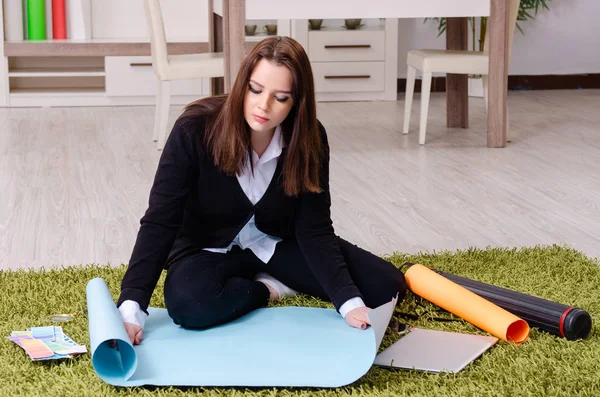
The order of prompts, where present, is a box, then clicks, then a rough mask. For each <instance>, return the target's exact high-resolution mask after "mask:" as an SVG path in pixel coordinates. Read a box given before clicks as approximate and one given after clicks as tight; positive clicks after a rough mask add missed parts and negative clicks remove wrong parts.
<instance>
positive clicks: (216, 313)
mask: <svg viewBox="0 0 600 397" xmlns="http://www.w3.org/2000/svg"><path fill="white" fill-rule="evenodd" d="M330 204H331V197H330V192H329V145H328V142H327V135H326V133H325V128H324V127H323V126H322V125H321V124H320V123H319V121H318V120H317V117H316V103H315V94H314V82H313V75H312V71H311V66H310V62H309V60H308V57H307V55H306V53H305V52H304V50H303V48H302V46H301V45H300V44H299V43H298V42H296V41H295V40H293V39H291V38H288V37H269V38H266V39H265V40H263V41H261V42H260V43H258V44H257V45H256V47H254V49H253V50H252V51H251V52H250V53H249V54H248V55H247V56H246V58H245V59H244V61H243V62H242V65H241V67H240V70H239V73H238V75H237V78H236V81H235V84H234V86H233V88H232V90H231V93H229V94H228V95H222V96H215V97H209V98H205V99H201V100H199V101H196V102H194V103H191V104H190V105H188V106H187V107H186V109H185V110H184V112H183V114H182V115H181V116H180V117H179V119H178V120H177V121H176V123H175V126H174V127H173V130H172V132H171V134H170V136H169V138H168V140H167V143H166V145H165V148H164V150H163V153H162V156H161V158H160V162H159V164H158V169H157V171H156V176H155V179H154V184H153V186H152V189H151V191H150V199H149V206H148V209H147V211H146V213H145V214H144V216H143V217H142V219H141V227H140V229H139V233H138V235H137V240H136V243H135V246H134V249H133V253H132V256H131V260H130V262H129V267H128V269H127V272H126V273H125V276H124V278H123V281H122V285H121V295H120V297H119V300H118V302H117V305H118V307H119V310H120V312H121V316H122V318H123V321H124V323H125V328H126V330H127V333H128V335H129V337H130V338H131V341H132V343H135V344H138V343H140V342H141V340H142V329H143V326H144V321H145V319H146V317H147V311H146V310H147V307H148V304H149V301H150V297H151V295H152V293H153V290H154V288H155V287H156V283H157V282H158V279H159V277H160V274H161V272H162V271H163V269H167V277H166V280H165V286H164V296H165V303H166V306H167V310H168V313H169V315H170V316H171V318H172V319H173V321H174V322H175V323H176V324H179V325H181V326H182V327H186V328H206V327H211V326H214V325H217V324H222V323H225V322H228V321H231V320H233V319H236V318H238V317H240V316H243V315H244V314H246V313H248V312H250V311H252V310H255V309H257V308H260V307H263V306H265V305H267V303H268V302H269V300H274V299H279V298H281V297H283V296H289V295H294V294H296V293H305V294H309V295H312V296H315V297H319V298H321V299H325V300H328V301H331V302H332V303H333V304H334V306H335V308H336V310H338V312H339V313H340V314H341V315H342V316H343V317H344V319H345V320H346V322H347V323H348V324H349V325H351V326H353V327H357V328H363V329H365V328H366V327H367V324H368V319H367V316H366V313H367V311H369V310H370V308H371V307H377V306H379V305H381V304H384V303H387V302H389V301H390V300H391V299H392V298H393V297H394V296H396V295H399V298H400V299H402V298H403V297H404V294H405V291H406V286H405V282H404V277H403V275H402V273H401V272H400V271H399V270H398V269H396V268H395V267H394V266H393V265H392V264H391V263H389V262H387V261H385V260H383V259H381V258H379V257H377V256H375V255H373V254H371V253H369V252H367V251H364V250H362V249H360V248H358V247H357V246H355V245H353V244H350V243H349V242H347V241H345V240H343V239H341V238H340V237H338V236H336V235H335V233H334V229H333V225H332V221H331V217H330Z"/></svg>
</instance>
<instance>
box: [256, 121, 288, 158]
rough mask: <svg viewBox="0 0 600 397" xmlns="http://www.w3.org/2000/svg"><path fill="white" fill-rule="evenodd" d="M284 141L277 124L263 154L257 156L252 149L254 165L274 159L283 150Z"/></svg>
mask: <svg viewBox="0 0 600 397" xmlns="http://www.w3.org/2000/svg"><path fill="white" fill-rule="evenodd" d="M283 146H284V142H283V135H282V133H281V126H279V125H278V126H277V128H275V132H274V133H273V137H272V138H271V142H269V146H267V148H266V149H265V152H264V153H263V155H262V156H261V157H260V158H258V154H256V152H255V151H254V150H252V160H253V163H254V164H255V166H259V165H261V164H264V163H266V162H267V161H271V160H273V159H276V158H278V157H279V155H281V152H282V150H283Z"/></svg>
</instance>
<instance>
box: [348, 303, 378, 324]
mask: <svg viewBox="0 0 600 397" xmlns="http://www.w3.org/2000/svg"><path fill="white" fill-rule="evenodd" d="M371 310H372V309H369V308H368V307H357V308H356V309H352V310H350V311H349V312H348V314H346V322H347V323H348V324H350V325H351V326H353V327H355V328H360V329H367V326H369V325H371V323H370V322H369V319H368V318H367V313H368V312H370V311H371Z"/></svg>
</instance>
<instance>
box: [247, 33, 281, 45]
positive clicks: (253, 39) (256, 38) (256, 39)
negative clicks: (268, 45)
mask: <svg viewBox="0 0 600 397" xmlns="http://www.w3.org/2000/svg"><path fill="white" fill-rule="evenodd" d="M269 36H275V35H274V34H257V35H254V36H246V41H247V42H249V43H258V42H259V41H262V40H264V39H266V38H267V37H269Z"/></svg>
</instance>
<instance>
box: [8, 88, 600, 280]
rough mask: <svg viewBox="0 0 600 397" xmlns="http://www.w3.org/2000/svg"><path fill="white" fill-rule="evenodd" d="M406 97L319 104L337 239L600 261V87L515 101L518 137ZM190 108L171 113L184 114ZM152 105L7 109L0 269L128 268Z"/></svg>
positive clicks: (144, 193)
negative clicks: (424, 115) (496, 133)
mask: <svg viewBox="0 0 600 397" xmlns="http://www.w3.org/2000/svg"><path fill="white" fill-rule="evenodd" d="M416 99H417V101H416V102H415V106H413V115H412V120H411V129H412V130H411V133H410V134H409V135H407V136H404V135H402V133H401V130H402V122H403V106H404V101H403V99H402V98H400V100H399V101H398V102H380V103H368V102H356V103H320V104H319V105H318V111H319V118H320V119H321V121H322V122H323V124H324V125H325V126H326V128H327V129H328V133H329V137H330V143H331V147H332V165H331V188H332V195H333V209H332V213H333V218H334V225H335V226H336V231H337V233H338V234H340V235H341V236H343V237H345V238H346V239H348V240H350V241H352V242H354V243H356V244H358V245H360V246H362V247H363V248H366V249H368V250H371V251H373V252H375V253H377V254H391V253H393V252H394V251H400V252H411V253H412V252H417V251H429V252H433V251H440V250H455V249H464V248H467V247H469V246H475V247H481V248H484V247H486V246H510V247H514V246H517V247H518V246H531V245H537V244H553V243H559V244H567V245H569V246H571V247H574V248H576V249H578V250H581V251H584V252H586V253H587V254H588V255H590V256H593V257H600V244H599V243H598V242H599V241H600V91H598V90H579V91H537V92H511V93H509V110H510V117H511V127H512V131H513V142H512V143H511V144H509V146H508V147H506V148H504V149H487V148H486V147H485V142H486V139H485V128H486V121H485V113H484V109H483V101H482V100H481V99H477V98H472V99H470V128H469V129H466V130H464V129H447V128H446V127H445V119H446V115H445V103H444V96H443V94H434V95H432V102H431V108H430V112H429V115H430V118H429V125H428V126H429V128H428V133H427V143H426V145H425V146H419V145H418V142H417V141H418V111H419V106H418V96H417V98H416ZM179 110H180V109H179V108H173V109H172V117H173V118H174V117H176V116H177V114H178V112H179ZM153 115H154V110H153V108H152V107H111V108H52V109H40V108H31V109H0V269H9V268H13V269H14V268H19V267H40V266H46V267H48V266H51V265H57V264H63V265H71V264H82V263H102V264H104V263H111V264H120V263H127V261H128V260H129V256H130V254H131V250H132V247H133V244H134V241H135V238H136V233H137V230H138V227H139V219H140V217H141V216H142V214H143V213H144V211H145V209H146V205H147V199H148V192H149V189H150V185H151V183H152V179H153V176H154V171H155V167H156V163H157V161H158V158H159V155H160V154H159V153H158V152H157V151H156V149H155V146H154V144H153V143H152V142H151V135H152V123H153Z"/></svg>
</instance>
